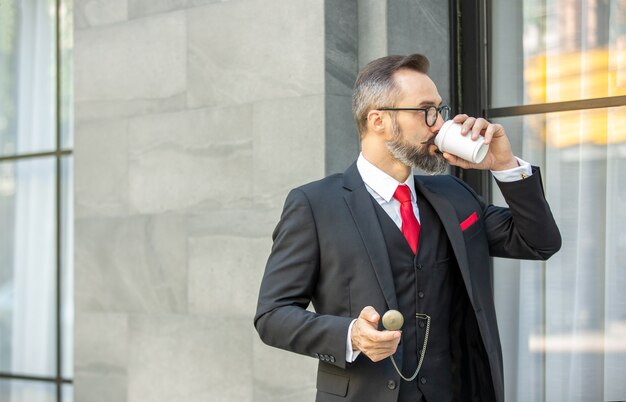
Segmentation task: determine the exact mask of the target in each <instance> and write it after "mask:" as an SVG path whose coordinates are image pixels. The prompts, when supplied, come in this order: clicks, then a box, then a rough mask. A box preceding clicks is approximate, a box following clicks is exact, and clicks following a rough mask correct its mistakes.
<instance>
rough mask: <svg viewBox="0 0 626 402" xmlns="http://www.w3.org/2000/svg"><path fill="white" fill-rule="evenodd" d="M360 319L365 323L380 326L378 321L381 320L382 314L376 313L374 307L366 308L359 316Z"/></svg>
mask: <svg viewBox="0 0 626 402" xmlns="http://www.w3.org/2000/svg"><path fill="white" fill-rule="evenodd" d="M359 318H362V319H364V320H365V321H367V322H369V323H371V324H374V325H375V326H378V320H379V319H380V314H378V312H377V311H376V309H375V308H374V307H372V306H366V307H364V308H363V310H361V313H360V314H359Z"/></svg>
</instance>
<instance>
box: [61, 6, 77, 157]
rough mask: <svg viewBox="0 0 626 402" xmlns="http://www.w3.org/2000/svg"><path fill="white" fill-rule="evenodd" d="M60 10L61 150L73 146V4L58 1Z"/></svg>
mask: <svg viewBox="0 0 626 402" xmlns="http://www.w3.org/2000/svg"><path fill="white" fill-rule="evenodd" d="M60 1H61V9H60V13H59V20H60V21H59V22H60V25H61V35H60V36H61V37H60V46H61V49H60V50H61V71H60V76H61V111H60V116H59V117H60V119H61V148H63V149H67V148H71V147H73V144H74V130H73V127H72V125H73V122H74V107H73V104H74V80H73V79H72V75H73V73H74V71H73V65H74V64H73V63H72V58H73V48H74V37H73V35H74V26H73V22H74V19H73V14H72V13H73V2H72V0H60Z"/></svg>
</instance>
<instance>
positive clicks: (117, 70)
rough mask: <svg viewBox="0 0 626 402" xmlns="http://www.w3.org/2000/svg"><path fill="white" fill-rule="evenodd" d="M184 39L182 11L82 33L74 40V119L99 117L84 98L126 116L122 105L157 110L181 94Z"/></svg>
mask: <svg viewBox="0 0 626 402" xmlns="http://www.w3.org/2000/svg"><path fill="white" fill-rule="evenodd" d="M157 38H158V39H157ZM185 39H186V31H185V12H184V11H181V12H177V13H169V14H164V15H159V16H154V17H150V18H142V19H140V20H136V21H132V22H128V23H126V24H122V25H114V26H107V27H102V28H93V29H89V30H85V31H81V34H80V35H76V37H75V38H74V55H75V58H74V60H75V62H74V86H75V101H76V103H77V119H78V120H79V121H80V120H84V119H85V118H84V117H83V116H82V113H86V114H88V115H91V116H92V117H94V118H97V117H99V118H102V115H101V114H100V113H99V112H98V110H93V108H94V107H95V106H94V105H91V107H89V104H87V105H83V103H85V102H87V103H92V102H93V103H96V104H97V105H98V106H99V107H101V106H103V105H106V106H108V109H109V110H117V111H118V112H120V114H123V115H128V114H126V113H125V112H124V108H128V107H130V106H134V107H135V108H138V109H140V110H141V109H143V110H145V109H150V108H151V107H153V108H154V107H156V108H159V109H160V108H161V107H162V104H163V102H166V101H170V102H171V99H172V98H176V97H177V96H179V95H181V94H184V93H185V91H186V85H187V79H186V57H185V56H186V51H185V49H186V42H185ZM135 102H137V103H138V105H134V104H135ZM174 103H175V105H176V106H179V105H180V104H179V103H178V102H174ZM116 104H119V105H118V107H117V108H116ZM119 106H124V108H120V107H119ZM85 109H86V110H85Z"/></svg>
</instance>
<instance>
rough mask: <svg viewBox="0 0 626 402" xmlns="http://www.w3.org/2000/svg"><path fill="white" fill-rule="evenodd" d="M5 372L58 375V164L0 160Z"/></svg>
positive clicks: (0, 330)
mask: <svg viewBox="0 0 626 402" xmlns="http://www.w3.org/2000/svg"><path fill="white" fill-rule="evenodd" d="M0 233H2V236H1V237H0V262H1V264H0V351H1V352H2V353H0V371H3V372H9V373H13V374H25V375H41V376H55V359H56V353H55V342H56V341H55V339H56V335H55V334H56V331H55V326H56V318H55V317H56V308H55V292H56V284H55V244H56V242H55V162H54V159H53V158H45V159H34V160H28V159H27V160H21V161H18V162H12V163H9V162H4V163H0Z"/></svg>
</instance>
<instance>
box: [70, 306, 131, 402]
mask: <svg viewBox="0 0 626 402" xmlns="http://www.w3.org/2000/svg"><path fill="white" fill-rule="evenodd" d="M76 322H77V325H76V326H75V331H74V339H75V343H74V350H75V355H76V356H78V357H79V359H77V361H76V363H75V368H74V372H75V379H74V400H76V401H90V402H100V401H102V402H110V401H116V402H124V401H126V392H127V372H126V367H127V363H128V353H129V349H128V317H127V315H126V314H112V313H79V314H78V315H77V317H76Z"/></svg>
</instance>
